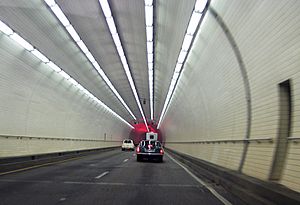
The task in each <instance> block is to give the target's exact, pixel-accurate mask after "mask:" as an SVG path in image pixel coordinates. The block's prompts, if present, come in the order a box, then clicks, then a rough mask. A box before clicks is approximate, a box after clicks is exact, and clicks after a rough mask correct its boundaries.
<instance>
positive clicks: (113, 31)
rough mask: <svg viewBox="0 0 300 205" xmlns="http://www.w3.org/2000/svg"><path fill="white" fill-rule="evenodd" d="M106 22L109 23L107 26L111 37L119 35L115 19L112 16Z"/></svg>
mask: <svg viewBox="0 0 300 205" xmlns="http://www.w3.org/2000/svg"><path fill="white" fill-rule="evenodd" d="M106 22H107V25H108V27H109V30H110V33H111V35H115V34H117V28H116V25H115V22H114V19H113V17H112V16H111V17H109V18H106Z"/></svg>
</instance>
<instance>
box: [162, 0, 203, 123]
mask: <svg viewBox="0 0 300 205" xmlns="http://www.w3.org/2000/svg"><path fill="white" fill-rule="evenodd" d="M207 2H208V0H197V1H196V3H195V7H194V10H193V12H192V16H191V18H190V21H189V24H188V27H187V30H186V34H185V37H184V40H183V43H182V46H181V50H180V53H179V56H178V59H177V63H176V66H175V69H174V73H173V76H172V79H171V83H170V86H169V90H168V94H167V97H166V100H165V103H164V106H163V109H162V111H161V114H160V118H159V122H158V125H157V128H158V129H159V127H160V125H161V123H162V121H163V119H164V117H165V114H166V111H167V110H168V108H169V106H170V100H171V98H172V97H173V95H174V90H175V88H176V85H177V82H178V79H179V78H180V73H181V70H182V67H183V63H184V62H185V60H186V58H187V56H188V54H189V50H190V47H191V44H192V40H193V38H194V34H195V31H196V29H197V27H198V26H199V23H200V20H201V17H202V14H203V11H204V9H205V7H206V4H207Z"/></svg>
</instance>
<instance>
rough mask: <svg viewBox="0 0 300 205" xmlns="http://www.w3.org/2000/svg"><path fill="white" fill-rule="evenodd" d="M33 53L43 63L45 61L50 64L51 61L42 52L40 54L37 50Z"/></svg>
mask: <svg viewBox="0 0 300 205" xmlns="http://www.w3.org/2000/svg"><path fill="white" fill-rule="evenodd" d="M31 53H32V54H33V55H35V56H36V57H37V58H38V59H40V60H41V61H43V62H44V63H48V62H49V59H48V58H47V57H46V56H44V55H43V54H42V53H41V52H39V51H38V50H37V49H34V50H32V51H31Z"/></svg>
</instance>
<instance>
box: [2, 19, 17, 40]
mask: <svg viewBox="0 0 300 205" xmlns="http://www.w3.org/2000/svg"><path fill="white" fill-rule="evenodd" d="M0 31H2V32H3V33H5V34H6V35H8V36H9V35H12V34H13V33H14V32H13V30H12V29H11V28H9V27H8V26H7V25H6V24H5V23H3V22H2V21H0Z"/></svg>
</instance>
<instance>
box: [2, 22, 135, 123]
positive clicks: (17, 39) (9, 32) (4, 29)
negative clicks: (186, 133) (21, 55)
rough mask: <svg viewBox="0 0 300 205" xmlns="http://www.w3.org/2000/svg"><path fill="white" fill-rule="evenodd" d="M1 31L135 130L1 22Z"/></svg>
mask: <svg viewBox="0 0 300 205" xmlns="http://www.w3.org/2000/svg"><path fill="white" fill-rule="evenodd" d="M0 31H2V32H3V33H4V34H6V35H7V36H8V37H10V38H11V39H12V40H14V41H15V42H17V43H18V44H19V45H20V46H22V47H23V48H24V49H26V50H27V51H29V52H30V53H31V54H33V55H34V56H35V57H37V58H38V59H39V60H41V61H42V62H43V63H45V64H46V65H48V66H49V67H50V68H51V69H52V70H53V71H55V72H57V73H58V74H60V75H61V76H62V77H63V78H65V79H66V80H68V81H69V82H70V83H71V84H72V85H73V86H75V87H77V88H78V89H79V90H81V91H82V92H84V93H85V95H87V96H88V97H89V98H91V99H93V100H94V101H95V102H97V103H98V104H99V105H101V106H102V107H104V108H105V109H106V110H108V111H109V112H111V113H112V114H113V115H114V116H115V117H117V118H118V119H120V120H121V121H122V122H124V123H125V124H127V125H128V126H129V127H131V128H133V126H132V125H131V124H129V123H128V122H127V121H125V120H124V119H123V118H122V117H121V116H119V115H118V114H117V113H115V112H114V111H113V110H112V109H110V108H109V107H108V106H107V105H105V104H104V103H103V102H101V101H100V100H99V99H98V98H96V97H95V96H94V95H93V94H91V93H90V92H89V91H88V90H87V89H85V88H84V87H83V86H82V85H80V84H79V83H78V82H77V81H76V80H75V79H73V78H72V77H71V76H70V75H69V74H67V73H66V72H65V71H63V70H62V69H61V68H60V67H59V66H57V65H56V64H55V63H54V62H52V61H50V60H49V58H47V57H46V56H45V55H44V54H42V53H41V52H40V51H39V50H38V49H36V48H34V47H33V46H32V45H31V44H30V43H29V42H28V41H26V40H25V39H24V38H22V37H21V36H20V35H18V34H17V33H15V32H14V31H13V30H12V29H11V28H10V27H9V26H7V25H6V24H5V23H3V22H2V21H0Z"/></svg>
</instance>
